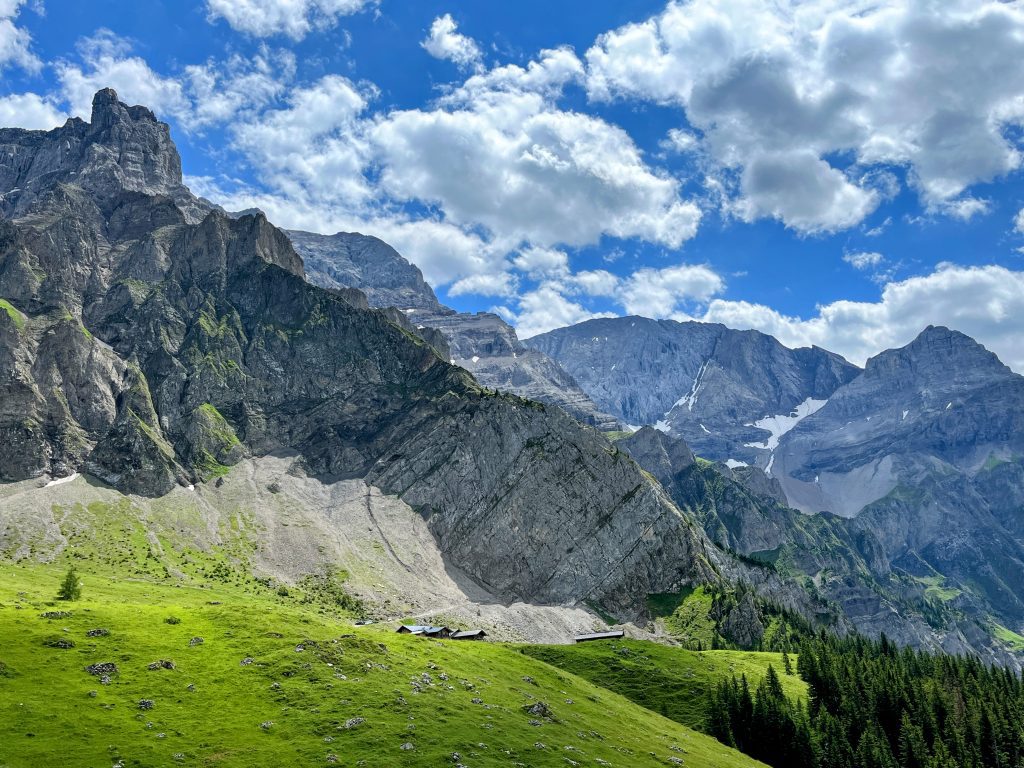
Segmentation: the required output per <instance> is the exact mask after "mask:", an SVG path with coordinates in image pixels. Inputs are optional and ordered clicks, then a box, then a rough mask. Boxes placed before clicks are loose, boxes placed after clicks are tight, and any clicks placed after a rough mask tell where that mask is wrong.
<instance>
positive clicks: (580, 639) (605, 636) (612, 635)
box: [576, 629, 625, 643]
mask: <svg viewBox="0 0 1024 768" xmlns="http://www.w3.org/2000/svg"><path fill="white" fill-rule="evenodd" d="M624 635H625V632H623V631H622V630H621V629H617V630H615V631H614V632H594V633H592V634H589V635H576V642H577V643H586V642H589V641H591V640H618V639H619V638H621V637H623V636H624Z"/></svg>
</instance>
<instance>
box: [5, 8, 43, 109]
mask: <svg viewBox="0 0 1024 768" xmlns="http://www.w3.org/2000/svg"><path fill="white" fill-rule="evenodd" d="M23 5H25V0H0V70H2V69H3V68H4V67H9V66H12V65H14V66H19V67H21V68H22V69H26V70H28V71H29V72H38V71H39V69H40V68H41V67H42V65H43V64H42V62H41V61H40V60H39V58H38V57H37V56H36V55H35V54H34V53H32V50H31V46H32V36H31V35H30V34H29V33H28V31H27V30H25V29H23V28H22V27H19V26H17V25H16V24H15V22H16V20H17V18H18V14H19V13H20V12H21V7H22V6H23ZM5 125H6V123H5Z"/></svg>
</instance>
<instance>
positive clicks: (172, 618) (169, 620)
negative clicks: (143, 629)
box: [164, 616, 181, 624]
mask: <svg viewBox="0 0 1024 768" xmlns="http://www.w3.org/2000/svg"><path fill="white" fill-rule="evenodd" d="M164 624H181V619H179V618H178V617H177V616H168V617H167V618H166V619H164Z"/></svg>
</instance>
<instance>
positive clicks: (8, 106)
mask: <svg viewBox="0 0 1024 768" xmlns="http://www.w3.org/2000/svg"><path fill="white" fill-rule="evenodd" d="M67 119H68V116H67V115H66V114H65V113H64V112H62V111H61V110H60V109H59V108H58V107H57V106H56V105H54V104H53V102H52V101H50V100H49V99H47V98H45V97H43V96H39V95H38V94H35V93H20V94H11V95H9V96H0V125H2V126H4V127H11V128H29V129H33V130H49V129H51V128H56V127H57V126H59V125H63V123H64V121H65V120H67Z"/></svg>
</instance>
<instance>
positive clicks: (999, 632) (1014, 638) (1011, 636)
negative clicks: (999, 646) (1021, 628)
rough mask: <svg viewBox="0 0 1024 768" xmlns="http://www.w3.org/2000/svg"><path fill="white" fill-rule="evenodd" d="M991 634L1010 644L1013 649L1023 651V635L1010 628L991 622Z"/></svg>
mask: <svg viewBox="0 0 1024 768" xmlns="http://www.w3.org/2000/svg"><path fill="white" fill-rule="evenodd" d="M992 634H993V635H995V636H996V637H997V638H998V639H999V640H1002V641H1003V642H1004V643H1006V644H1007V645H1008V646H1010V648H1012V649H1013V650H1015V651H1024V637H1022V636H1021V635H1019V634H1017V633H1016V632H1014V631H1013V630H1012V629H1007V628H1006V627H1004V626H1003V625H1002V624H993V625H992Z"/></svg>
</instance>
